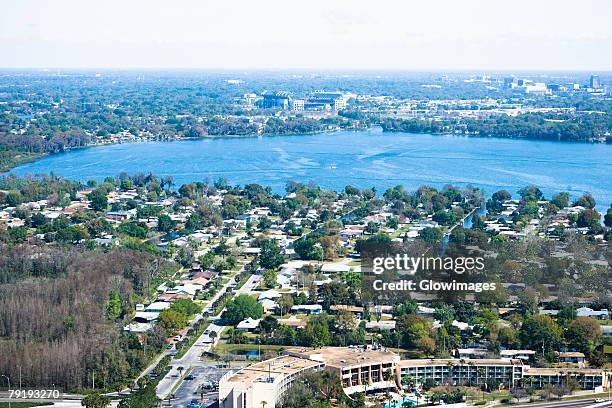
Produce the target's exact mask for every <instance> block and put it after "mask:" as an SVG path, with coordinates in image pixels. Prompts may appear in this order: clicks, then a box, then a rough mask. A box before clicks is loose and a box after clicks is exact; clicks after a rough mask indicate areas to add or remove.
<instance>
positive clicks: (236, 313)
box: [222, 294, 263, 325]
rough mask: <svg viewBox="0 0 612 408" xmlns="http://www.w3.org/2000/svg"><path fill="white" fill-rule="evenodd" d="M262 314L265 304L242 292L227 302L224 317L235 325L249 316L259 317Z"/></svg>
mask: <svg viewBox="0 0 612 408" xmlns="http://www.w3.org/2000/svg"><path fill="white" fill-rule="evenodd" d="M262 315H263V306H262V305H260V304H259V303H258V302H257V300H256V299H255V298H253V297H251V296H249V295H246V294H242V295H238V296H236V297H235V298H234V299H232V300H230V301H229V302H228V303H227V305H226V307H225V311H224V312H223V315H222V318H223V320H225V321H227V322H228V323H230V324H234V325H235V324H237V323H239V322H241V321H242V320H244V319H246V318H247V317H250V318H252V319H259V318H260V317H261V316H262Z"/></svg>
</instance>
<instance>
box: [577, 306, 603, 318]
mask: <svg viewBox="0 0 612 408" xmlns="http://www.w3.org/2000/svg"><path fill="white" fill-rule="evenodd" d="M576 316H577V317H592V318H594V319H597V320H608V319H609V318H610V313H609V312H608V309H601V310H593V309H591V308H590V307H586V306H585V307H581V308H578V309H576Z"/></svg>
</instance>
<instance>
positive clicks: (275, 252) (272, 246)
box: [259, 239, 285, 269]
mask: <svg viewBox="0 0 612 408" xmlns="http://www.w3.org/2000/svg"><path fill="white" fill-rule="evenodd" d="M260 250H261V251H260V252H259V264H260V265H261V267H262V268H265V269H276V268H278V267H279V266H281V265H282V264H283V262H285V258H284V257H283V254H282V253H281V248H280V247H279V246H278V243H277V242H276V240H274V239H267V240H265V241H262V242H261V244H260Z"/></svg>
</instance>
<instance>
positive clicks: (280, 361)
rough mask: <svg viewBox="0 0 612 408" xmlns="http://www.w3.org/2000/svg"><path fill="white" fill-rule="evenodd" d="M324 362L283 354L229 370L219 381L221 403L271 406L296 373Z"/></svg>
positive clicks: (233, 407) (231, 407)
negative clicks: (238, 368)
mask: <svg viewBox="0 0 612 408" xmlns="http://www.w3.org/2000/svg"><path fill="white" fill-rule="evenodd" d="M324 366H325V364H323V363H322V362H320V361H315V360H309V359H305V358H299V357H293V356H281V357H276V358H273V359H271V360H266V361H262V362H259V363H257V364H254V365H252V366H249V367H245V368H243V369H241V370H240V371H237V372H235V373H232V372H228V373H227V374H225V375H224V376H223V377H222V378H221V380H220V381H219V407H220V408H261V407H263V406H264V405H266V406H267V407H270V408H272V407H274V406H276V405H277V403H278V402H280V401H281V397H282V395H283V394H284V393H285V391H287V389H288V388H289V386H290V385H291V383H292V382H293V381H294V380H295V379H296V378H297V377H299V376H300V375H302V374H304V373H306V372H309V371H315V370H319V369H322V368H323V367H324ZM263 401H265V404H263Z"/></svg>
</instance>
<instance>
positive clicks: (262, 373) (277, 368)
mask: <svg viewBox="0 0 612 408" xmlns="http://www.w3.org/2000/svg"><path fill="white" fill-rule="evenodd" d="M320 365H321V363H320V362H318V361H313V360H307V359H303V358H296V357H292V356H281V357H276V358H273V359H271V360H266V361H262V362H259V363H257V364H253V365H252V366H249V367H245V368H243V369H241V370H240V371H238V372H236V373H234V374H232V375H231V376H230V377H228V378H227V381H228V382H238V383H253V382H255V381H262V382H267V381H269V380H268V379H269V378H272V379H274V378H276V377H278V376H279V375H292V374H296V373H299V372H300V371H303V370H305V369H309V368H315V367H318V366H320Z"/></svg>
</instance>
